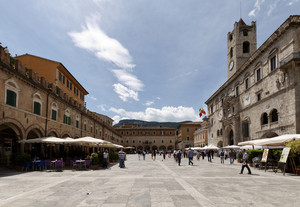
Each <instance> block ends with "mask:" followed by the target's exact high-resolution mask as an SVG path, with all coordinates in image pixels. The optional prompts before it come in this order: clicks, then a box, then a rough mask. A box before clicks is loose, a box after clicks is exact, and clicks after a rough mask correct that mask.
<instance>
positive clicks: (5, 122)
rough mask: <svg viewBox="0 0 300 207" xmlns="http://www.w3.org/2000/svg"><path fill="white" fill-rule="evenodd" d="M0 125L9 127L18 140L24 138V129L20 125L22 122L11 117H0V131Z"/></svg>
mask: <svg viewBox="0 0 300 207" xmlns="http://www.w3.org/2000/svg"><path fill="white" fill-rule="evenodd" d="M1 127H2V129H4V128H6V127H9V128H11V129H12V130H13V131H14V132H15V133H16V135H17V138H18V140H22V139H23V138H24V134H25V129H24V127H23V126H22V124H21V123H20V122H19V121H17V120H15V119H11V118H4V119H1V120H0V131H1Z"/></svg>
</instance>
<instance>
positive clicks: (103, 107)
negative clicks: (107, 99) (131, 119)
mask: <svg viewBox="0 0 300 207" xmlns="http://www.w3.org/2000/svg"><path fill="white" fill-rule="evenodd" d="M97 108H99V109H101V111H107V109H106V105H105V104H100V105H98V106H97Z"/></svg>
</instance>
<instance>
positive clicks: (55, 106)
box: [51, 102, 58, 121]
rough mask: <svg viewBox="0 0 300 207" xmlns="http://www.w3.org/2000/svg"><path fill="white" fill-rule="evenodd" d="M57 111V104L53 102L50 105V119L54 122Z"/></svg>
mask: <svg viewBox="0 0 300 207" xmlns="http://www.w3.org/2000/svg"><path fill="white" fill-rule="evenodd" d="M57 110H58V107H57V104H56V103H54V102H53V103H52V104H51V119H52V120H54V121H56V120H57Z"/></svg>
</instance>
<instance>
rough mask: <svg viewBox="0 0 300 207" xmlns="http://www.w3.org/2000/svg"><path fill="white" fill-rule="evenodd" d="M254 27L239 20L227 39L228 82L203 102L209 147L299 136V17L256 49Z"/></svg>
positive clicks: (253, 24)
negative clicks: (282, 136) (206, 113)
mask: <svg viewBox="0 0 300 207" xmlns="http://www.w3.org/2000/svg"><path fill="white" fill-rule="evenodd" d="M255 27H256V24H255V22H252V24H251V25H250V26H248V25H246V24H245V23H244V22H243V20H240V21H239V22H236V23H235V26H234V30H233V32H231V33H229V34H228V36H227V37H228V69H227V70H228V80H227V81H226V82H225V83H224V84H223V85H222V86H221V87H220V88H219V89H218V90H217V91H216V92H215V93H214V94H213V95H212V96H211V97H210V98H209V99H208V100H207V101H206V104H207V107H208V118H209V127H208V142H209V144H214V145H218V146H219V147H220V146H226V145H231V144H238V142H241V141H247V140H253V139H259V138H266V137H274V136H277V135H282V134H290V133H293V134H296V133H300V85H299V83H300V16H290V17H289V18H288V19H287V20H286V21H285V22H284V23H283V24H282V25H281V26H280V27H279V28H278V29H277V30H276V31H275V32H274V33H273V34H272V35H271V36H270V37H269V38H268V39H267V40H266V41H265V42H264V43H263V44H262V45H261V46H260V47H259V48H258V49H256V28H255ZM241 36H242V38H241ZM232 48H235V49H232ZM239 57H245V58H239ZM234 66H237V67H234Z"/></svg>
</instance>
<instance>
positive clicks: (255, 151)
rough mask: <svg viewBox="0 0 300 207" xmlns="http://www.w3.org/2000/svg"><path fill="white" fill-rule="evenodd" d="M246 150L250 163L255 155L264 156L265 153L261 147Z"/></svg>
mask: <svg viewBox="0 0 300 207" xmlns="http://www.w3.org/2000/svg"><path fill="white" fill-rule="evenodd" d="M246 152H247V153H248V162H250V163H251V162H252V159H253V158H254V157H262V154H263V150H259V149H252V150H247V151H246Z"/></svg>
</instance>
